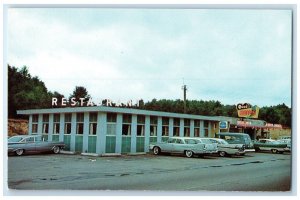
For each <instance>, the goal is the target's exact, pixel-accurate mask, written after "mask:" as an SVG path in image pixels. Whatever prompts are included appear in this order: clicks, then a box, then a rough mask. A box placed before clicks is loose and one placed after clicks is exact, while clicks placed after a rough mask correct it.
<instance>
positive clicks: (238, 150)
mask: <svg viewBox="0 0 300 200" xmlns="http://www.w3.org/2000/svg"><path fill="white" fill-rule="evenodd" d="M207 139H208V140H210V141H211V142H212V143H216V144H217V145H218V154H219V156H221V157H224V156H226V155H245V145H244V144H229V143H228V142H227V141H226V140H223V139H220V138H207Z"/></svg>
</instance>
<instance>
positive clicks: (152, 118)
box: [150, 116, 157, 136]
mask: <svg viewBox="0 0 300 200" xmlns="http://www.w3.org/2000/svg"><path fill="white" fill-rule="evenodd" d="M150 136H157V117H155V116H150Z"/></svg>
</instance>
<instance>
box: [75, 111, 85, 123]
mask: <svg viewBox="0 0 300 200" xmlns="http://www.w3.org/2000/svg"><path fill="white" fill-rule="evenodd" d="M76 121H77V122H83V121H84V114H83V113H77V115H76Z"/></svg>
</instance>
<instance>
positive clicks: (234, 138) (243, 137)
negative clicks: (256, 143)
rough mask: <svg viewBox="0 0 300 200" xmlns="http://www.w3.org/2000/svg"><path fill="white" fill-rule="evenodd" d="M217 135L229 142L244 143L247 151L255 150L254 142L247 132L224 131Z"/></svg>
mask: <svg viewBox="0 0 300 200" xmlns="http://www.w3.org/2000/svg"><path fill="white" fill-rule="evenodd" d="M216 137H217V138H221V139H223V140H226V142H228V143H229V144H244V145H245V151H246V152H254V148H253V142H252V141H251V138H250V136H249V135H248V134H246V133H233V132H222V133H218V134H216Z"/></svg>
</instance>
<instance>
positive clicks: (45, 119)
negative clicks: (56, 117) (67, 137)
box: [42, 114, 49, 134]
mask: <svg viewBox="0 0 300 200" xmlns="http://www.w3.org/2000/svg"><path fill="white" fill-rule="evenodd" d="M48 131H49V115H48V114H43V131H42V133H46V134H47V133H48Z"/></svg>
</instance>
